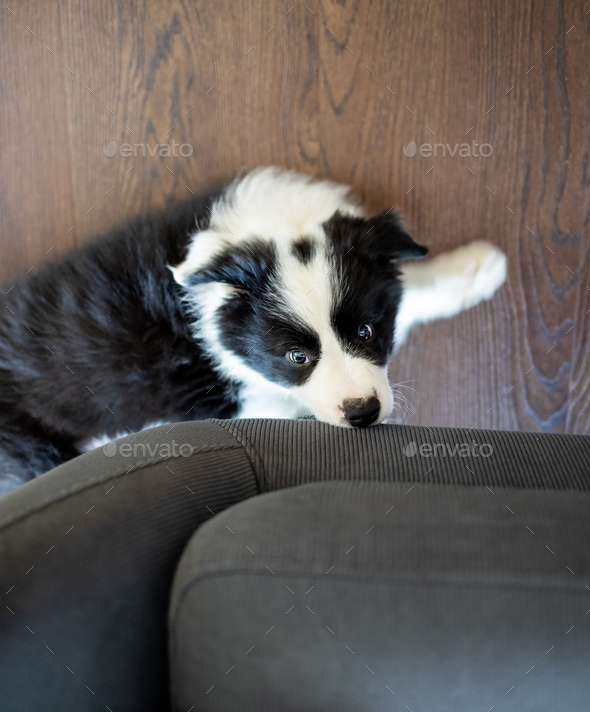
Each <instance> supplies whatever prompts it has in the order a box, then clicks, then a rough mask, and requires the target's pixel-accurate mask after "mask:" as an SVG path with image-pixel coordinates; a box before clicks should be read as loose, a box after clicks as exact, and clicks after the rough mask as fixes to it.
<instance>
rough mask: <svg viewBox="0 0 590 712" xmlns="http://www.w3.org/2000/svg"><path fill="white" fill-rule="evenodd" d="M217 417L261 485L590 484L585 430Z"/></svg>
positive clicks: (589, 452) (588, 442) (589, 451)
mask: <svg viewBox="0 0 590 712" xmlns="http://www.w3.org/2000/svg"><path fill="white" fill-rule="evenodd" d="M217 422H219V424H220V425H221V426H222V427H224V428H226V429H227V430H228V431H229V432H231V433H232V434H234V435H235V436H236V438H237V439H238V440H239V441H240V442H242V443H243V444H244V446H245V447H246V450H247V452H248V454H249V455H250V457H251V458H252V462H253V463H254V466H255V468H256V471H257V473H258V477H259V480H260V486H261V488H262V489H263V490H264V491H266V490H274V489H281V488H283V487H292V486H294V485H299V484H305V483H306V482H317V481H322V480H328V479H334V478H338V479H344V480H357V479H375V480H381V481H388V482H391V481H403V482H431V483H433V484H462V485H488V486H490V487H493V486H499V487H533V488H539V487H543V488H550V489H564V490H567V489H575V490H589V489H590V438H589V437H587V436H584V435H547V434H543V433H513V432H505V431H501V430H471V431H469V430H467V429H463V428H426V427H415V426H410V425H382V426H378V427H372V428H366V429H360V430H358V429H355V430H351V429H343V428H335V427H333V426H331V425H326V424H325V423H318V422H316V421H310V420H289V421H281V420H225V421H222V420H220V421H217ZM473 443H475V445H476V447H475V451H476V452H477V453H480V454H479V455H477V456H473V455H470V456H466V457H463V456H461V455H460V453H461V445H463V446H468V447H469V448H471V449H472V450H473ZM425 446H426V447H425ZM428 447H430V451H429V450H428ZM420 448H422V452H425V453H428V452H430V455H426V456H424V455H421V454H420V452H421V451H420ZM490 449H491V454H489V453H490ZM435 450H436V455H435V454H434V451H435ZM463 452H465V447H464V448H463ZM453 453H454V454H453ZM481 453H483V454H481ZM484 455H485V456H484Z"/></svg>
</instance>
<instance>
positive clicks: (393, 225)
mask: <svg viewBox="0 0 590 712" xmlns="http://www.w3.org/2000/svg"><path fill="white" fill-rule="evenodd" d="M366 222H367V233H366V236H367V239H368V240H369V241H370V243H371V248H372V249H373V250H374V251H375V252H376V254H377V256H379V257H383V258H386V259H387V258H388V259H400V260H401V259H407V258H412V257H423V256H424V255H425V254H426V253H427V252H428V248H427V247H424V246H423V245H419V244H418V243H417V242H415V241H414V239H413V238H412V236H411V235H410V234H409V233H407V232H406V230H405V229H404V226H403V223H402V221H401V219H400V218H399V216H398V215H397V214H396V213H394V212H389V211H388V212H383V213H379V214H378V215H374V216H373V217H372V218H369V219H368V220H367V221H366Z"/></svg>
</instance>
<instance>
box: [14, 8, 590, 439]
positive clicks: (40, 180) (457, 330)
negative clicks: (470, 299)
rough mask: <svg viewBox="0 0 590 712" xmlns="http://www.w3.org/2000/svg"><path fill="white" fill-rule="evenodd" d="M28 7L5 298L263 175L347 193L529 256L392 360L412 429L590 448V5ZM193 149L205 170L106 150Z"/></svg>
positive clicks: (193, 162) (441, 232)
mask: <svg viewBox="0 0 590 712" xmlns="http://www.w3.org/2000/svg"><path fill="white" fill-rule="evenodd" d="M7 2H8V6H9V7H8V8H6V7H3V8H2V10H1V11H0V256H1V267H0V278H2V279H4V278H6V279H8V280H10V278H11V277H12V276H13V275H16V274H19V273H21V272H26V271H27V270H30V269H36V268H38V265H39V264H40V263H41V262H42V261H43V260H45V259H49V258H51V257H53V256H57V255H59V254H62V253H64V252H66V251H67V250H69V249H71V248H72V247H74V246H76V245H78V244H81V243H83V242H84V241H85V240H87V239H89V237H91V236H92V235H93V234H95V233H97V232H99V231H101V230H103V229H105V228H108V227H109V226H110V225H112V224H114V223H115V222H117V221H120V220H122V219H124V218H126V217H127V216H129V215H131V214H135V213H138V212H141V211H145V210H148V209H150V208H152V207H154V206H159V205H162V204H165V203H170V202H173V201H175V200H178V199H181V198H184V197H186V196H188V195H190V192H189V191H192V192H194V193H197V192H199V191H202V190H204V189H207V188H208V187H210V186H213V185H216V184H218V183H219V182H220V181H222V180H225V179H227V178H228V177H231V176H232V175H233V174H235V173H236V172H237V171H240V170H243V169H249V168H252V167H255V166H258V165H263V164H270V163H273V164H278V165H281V166H287V167H291V168H296V169H299V170H301V171H305V172H308V173H311V174H314V175H317V176H329V177H330V178H333V179H335V180H338V181H342V182H347V183H351V184H352V185H353V186H354V187H355V189H356V190H357V191H358V193H359V194H360V195H361V196H362V197H363V198H364V200H365V201H366V202H367V203H368V204H369V205H370V206H371V207H372V208H374V209H376V210H380V209H383V208H389V207H391V205H393V204H395V205H396V206H397V207H398V208H399V209H400V210H401V211H402V212H403V214H404V215H405V216H406V219H407V222H408V224H409V226H410V228H411V230H412V231H413V233H414V234H415V236H416V237H417V239H419V241H422V242H424V243H426V244H429V245H431V248H432V253H433V254H436V253H438V252H440V251H443V250H446V249H449V248H452V247H454V246H457V245H460V244H464V243H466V242H469V241H471V240H473V239H486V240H490V241H492V242H495V243H496V244H498V245H500V246H501V247H502V248H503V249H504V250H505V251H506V252H507V254H508V256H509V281H508V284H507V285H506V286H505V287H504V288H503V289H502V290H501V292H500V293H498V294H497V295H496V297H495V298H494V299H493V301H491V302H490V303H486V304H484V305H481V306H479V307H477V308H475V309H473V310H471V311H469V312H467V313H465V314H463V315H461V316H459V317H458V318H456V319H453V320H452V321H448V322H440V323H435V324H431V325H428V326H425V327H423V328H420V329H418V330H416V332H415V333H413V335H412V337H411V338H410V339H409V341H408V343H407V344H406V345H404V346H403V347H402V349H401V350H400V351H399V353H398V354H397V355H396V357H395V358H394V360H393V362H392V367H391V377H392V380H393V381H396V382H407V383H406V385H408V386H410V387H412V388H414V389H415V393H413V392H408V395H409V397H410V407H411V412H410V411H406V412H405V422H410V423H424V424H427V425H443V424H444V425H461V426H468V427H471V426H476V427H485V428H506V429H520V430H545V431H554V432H590V341H589V323H590V322H589V315H588V314H587V312H588V311H589V310H590V262H589V260H588V250H589V245H588V237H587V236H585V234H584V232H585V228H586V227H587V223H588V214H589V202H588V183H589V178H590V165H589V156H590V136H589V118H590V91H589V90H590V76H589V72H588V66H589V59H590V14H589V11H590V4H588V2H587V1H586V2H575V1H565V2H557V1H556V0H548V1H547V2H541V1H540V0H532V1H531V2H528V3H524V2H514V1H513V0H505V1H503V2H494V1H493V0H484V1H483V2H477V3H476V2H473V1H472V2H469V1H468V0H454V1H453V2H446V3H443V2H435V1H433V0H425V1H424V2H411V1H410V0H401V1H400V2H396V3H391V2H386V1H385V0H357V1H356V2H352V1H350V0H305V1H299V0H286V1H283V0H272V1H268V2H266V1H263V0H261V1H260V2H253V1H251V2H238V1H237V0H234V1H233V2H229V1H228V0H221V1H219V0H216V2H214V3H211V2H201V1H199V2H181V1H180V0H175V1H170V2H161V1H160V2H157V1H156V0H153V1H147V2H143V3H139V2H138V3H134V2H131V3H117V2H113V1H112V0H104V1H103V2H80V3H75V2H67V1H66V0H62V1H55V0H51V1H50V0H46V1H44V2H41V1H40V0H38V1H37V2H34V1H31V2H25V1H19V0H7ZM305 2H307V5H306V4H305ZM172 140H174V141H176V143H177V144H181V143H188V144H190V145H191V146H192V147H193V152H192V155H191V156H190V157H188V158H184V157H182V156H178V157H169V158H162V157H159V156H158V157H153V158H152V157H149V156H146V157H143V156H141V155H138V156H136V157H135V158H133V157H123V156H121V155H120V154H119V153H116V154H115V155H114V156H112V157H108V156H105V155H104V152H103V149H104V148H105V147H106V146H108V145H109V144H110V143H111V142H113V141H114V142H115V143H116V145H117V147H119V146H120V145H121V144H123V143H129V144H135V143H137V144H139V143H144V144H145V143H149V144H150V145H151V147H152V149H153V148H154V144H156V143H159V144H161V143H163V142H168V143H171V142H172ZM411 141H416V142H417V143H418V144H422V143H425V142H430V143H433V144H434V143H439V142H440V143H443V144H447V143H448V144H449V145H450V146H454V144H456V143H459V144H461V143H464V142H471V141H474V142H475V143H477V144H482V143H488V144H490V145H491V146H492V147H493V154H492V155H491V156H490V157H489V158H483V157H481V156H480V157H470V158H461V157H459V156H458V155H457V154H456V155H455V156H454V157H451V156H448V155H447V156H446V157H442V156H440V155H439V156H437V158H423V157H422V156H420V155H419V154H418V155H416V156H414V157H412V158H409V157H406V156H404V155H403V153H402V148H403V147H404V146H405V145H407V144H408V143H410V142H411ZM184 150H185V152H187V151H188V149H187V148H185V149H184ZM5 284H6V287H5V290H4V291H6V290H7V289H8V288H9V287H10V281H8V282H6V283H5ZM398 415H401V413H399V414H398Z"/></svg>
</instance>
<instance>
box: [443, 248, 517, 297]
mask: <svg viewBox="0 0 590 712" xmlns="http://www.w3.org/2000/svg"><path fill="white" fill-rule="evenodd" d="M439 259H440V262H441V264H439V265H438V269H437V273H438V276H439V277H440V280H441V285H440V286H443V285H444V288H445V290H446V289H448V288H449V287H451V285H452V289H453V292H454V293H455V298H456V300H457V307H458V308H459V309H469V307H473V306H475V305H476V304H479V302H481V301H484V300H486V299H490V298H491V297H492V295H493V294H494V293H495V292H496V290H497V289H498V288H499V287H500V286H502V284H504V282H505V280H506V262H507V261H506V255H505V254H504V253H503V252H502V251H501V250H499V249H498V248H497V247H495V246H494V245H491V244H490V243H489V242H481V241H478V242H471V243H470V244H469V245H465V246H463V247H459V248H457V249H456V250H453V251H452V252H448V253H446V254H444V255H441V256H440V258H439Z"/></svg>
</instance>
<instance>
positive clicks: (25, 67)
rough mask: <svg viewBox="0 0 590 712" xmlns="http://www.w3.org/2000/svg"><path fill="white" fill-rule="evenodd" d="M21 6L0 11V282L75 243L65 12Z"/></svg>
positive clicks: (40, 5)
mask: <svg viewBox="0 0 590 712" xmlns="http://www.w3.org/2000/svg"><path fill="white" fill-rule="evenodd" d="M13 4H14V3H13ZM14 5H15V6H14V8H11V10H8V9H7V8H6V7H3V8H2V12H1V13H0V37H1V41H0V67H1V70H0V241H1V242H0V254H1V258H2V259H1V261H0V279H3V278H6V277H8V276H13V275H17V274H20V273H22V272H27V271H29V270H30V269H31V268H32V269H35V268H36V267H38V265H39V262H40V261H41V260H43V259H46V254H47V253H48V252H49V255H50V256H51V255H54V254H59V253H64V252H67V250H69V249H71V248H72V247H73V246H74V245H75V237H74V234H73V231H69V230H70V228H71V226H72V225H73V224H74V222H73V218H74V200H73V190H72V175H71V151H70V141H69V132H68V120H67V113H66V107H65V96H64V91H65V90H64V77H63V69H64V67H63V64H61V63H60V57H61V55H62V47H61V35H60V31H59V13H58V10H57V6H56V5H55V4H51V3H36V4H33V5H26V6H24V7H22V6H20V5H17V4H14Z"/></svg>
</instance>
